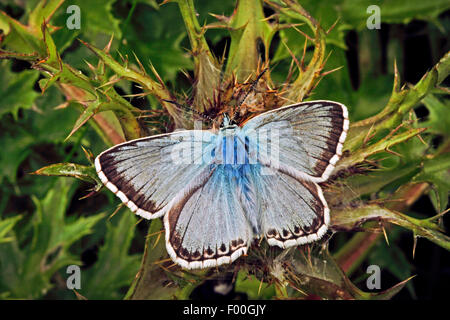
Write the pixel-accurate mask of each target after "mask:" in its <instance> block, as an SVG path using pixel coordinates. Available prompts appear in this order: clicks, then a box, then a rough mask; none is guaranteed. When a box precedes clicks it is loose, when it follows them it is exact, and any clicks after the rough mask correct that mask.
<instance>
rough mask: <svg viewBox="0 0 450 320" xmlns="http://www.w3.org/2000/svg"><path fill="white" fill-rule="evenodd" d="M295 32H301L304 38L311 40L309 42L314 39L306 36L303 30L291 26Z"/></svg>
mask: <svg viewBox="0 0 450 320" xmlns="http://www.w3.org/2000/svg"><path fill="white" fill-rule="evenodd" d="M293 28H294V29H295V30H296V31H297V32H299V33H301V34H302V35H303V36H304V37H305V38H306V39H308V40H309V41H311V42H314V40H313V39H312V38H311V37H310V36H308V35H307V34H306V33H304V32H303V31H301V30H300V29H298V28H297V27H295V26H294V27H293Z"/></svg>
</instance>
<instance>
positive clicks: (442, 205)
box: [413, 153, 450, 213]
mask: <svg viewBox="0 0 450 320" xmlns="http://www.w3.org/2000/svg"><path fill="white" fill-rule="evenodd" d="M413 181H414V182H429V183H431V184H432V185H433V186H434V192H435V194H434V195H435V197H436V202H435V208H436V211H437V212H438V213H439V212H441V211H444V210H445V209H446V208H447V205H448V196H449V194H450V153H445V154H442V155H439V156H437V157H435V158H433V159H428V160H425V161H424V162H423V166H422V171H421V172H420V173H419V174H417V175H416V176H415V177H414V178H413Z"/></svg>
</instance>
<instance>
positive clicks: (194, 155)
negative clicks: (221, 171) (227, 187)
mask: <svg viewBox="0 0 450 320" xmlns="http://www.w3.org/2000/svg"><path fill="white" fill-rule="evenodd" d="M214 137H215V135H214V134H212V133H210V132H208V131H200V130H190V131H178V132H174V133H171V134H162V135H157V136H152V137H147V138H142V139H137V140H132V141H129V142H125V143H122V144H119V145H116V146H114V147H112V148H110V149H108V150H106V151H105V152H103V153H101V154H100V155H99V156H98V157H97V158H96V159H95V167H96V170H97V173H98V176H99V177H100V179H101V180H102V182H103V183H104V184H105V185H106V187H107V188H108V189H110V190H111V191H112V192H114V193H115V194H116V195H117V196H118V197H119V198H120V199H121V200H122V202H123V203H125V204H126V205H127V206H128V207H129V208H130V209H131V211H133V212H135V213H136V214H138V215H140V216H142V217H144V218H147V219H152V218H156V217H159V216H161V215H163V214H164V212H165V211H164V210H163V209H164V208H165V207H166V205H167V204H168V203H169V201H171V200H172V199H173V198H174V197H175V195H176V194H177V193H178V192H179V191H180V190H181V189H182V188H183V187H184V186H185V185H186V184H188V183H190V182H191V181H192V180H193V179H194V178H195V177H196V176H197V175H198V174H199V172H200V171H201V169H202V168H203V167H205V166H207V163H206V162H205V161H203V159H202V157H203V154H204V153H207V152H210V151H211V149H212V148H213V141H214ZM194 149H195V150H194ZM199 150H200V151H199Z"/></svg>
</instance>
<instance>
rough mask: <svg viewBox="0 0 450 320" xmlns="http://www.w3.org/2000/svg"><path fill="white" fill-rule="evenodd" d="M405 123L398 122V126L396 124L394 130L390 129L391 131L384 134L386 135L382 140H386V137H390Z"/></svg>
mask: <svg viewBox="0 0 450 320" xmlns="http://www.w3.org/2000/svg"><path fill="white" fill-rule="evenodd" d="M404 125H405V124H404V123H403V122H402V123H400V124H399V125H398V126H397V128H395V129H394V130H392V131H391V132H389V134H388V135H387V136H386V137H384V140H387V139H389V138H390V137H392V136H393V135H394V133H396V132H397V131H398V130H399V129H400V128H401V127H403V126H404Z"/></svg>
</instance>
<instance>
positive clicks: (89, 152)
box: [81, 146, 94, 163]
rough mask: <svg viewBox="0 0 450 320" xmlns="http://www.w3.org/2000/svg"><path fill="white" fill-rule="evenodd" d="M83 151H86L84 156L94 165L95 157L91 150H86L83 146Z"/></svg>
mask: <svg viewBox="0 0 450 320" xmlns="http://www.w3.org/2000/svg"><path fill="white" fill-rule="evenodd" d="M81 149H83V151H84V155H85V156H86V158H87V159H88V161H89V162H90V163H94V155H93V154H92V152H91V150H88V149H86V148H85V147H83V146H81Z"/></svg>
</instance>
